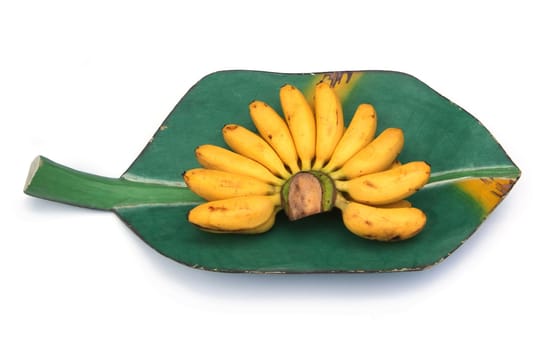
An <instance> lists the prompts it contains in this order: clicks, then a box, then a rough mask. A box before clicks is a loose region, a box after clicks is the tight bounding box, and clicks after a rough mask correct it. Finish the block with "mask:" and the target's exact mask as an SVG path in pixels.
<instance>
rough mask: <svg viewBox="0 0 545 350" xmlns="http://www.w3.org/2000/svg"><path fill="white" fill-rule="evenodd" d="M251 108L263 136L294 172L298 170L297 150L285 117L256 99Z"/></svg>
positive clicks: (255, 123) (258, 129) (256, 124)
mask: <svg viewBox="0 0 545 350" xmlns="http://www.w3.org/2000/svg"><path fill="white" fill-rule="evenodd" d="M249 109H250V116H251V117H252V121H253V122H254V125H255V126H256V128H257V131H258V132H259V134H260V135H261V137H262V138H263V139H264V140H265V141H267V143H268V144H269V145H270V146H271V147H272V148H273V149H274V150H275V151H276V153H277V154H278V156H279V157H280V159H282V161H283V162H284V163H285V164H286V165H287V166H288V167H289V168H290V170H291V172H292V173H293V174H295V173H296V172H298V171H299V165H298V164H297V161H298V157H297V150H296V149H295V144H294V143H293V139H292V137H291V134H290V130H289V128H288V125H287V124H286V122H285V121H284V119H283V118H282V117H281V116H279V115H278V113H276V111H275V110H274V109H273V108H272V107H271V106H269V105H268V104H266V103H265V102H261V101H254V102H252V103H250V106H249Z"/></svg>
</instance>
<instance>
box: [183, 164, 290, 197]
mask: <svg viewBox="0 0 545 350" xmlns="http://www.w3.org/2000/svg"><path fill="white" fill-rule="evenodd" d="M184 181H185V183H186V184H187V186H188V187H189V188H190V189H191V191H193V192H195V193H196V194H197V195H199V196H201V197H202V198H204V199H206V200H207V201H213V200H218V199H226V198H232V197H240V196H249V195H268V194H274V193H276V192H278V191H279V190H280V187H278V186H274V185H271V184H268V183H266V182H263V181H260V180H258V179H256V178H254V177H250V176H247V175H240V174H233V173H228V172H225V171H221V170H213V169H203V168H197V169H191V170H188V171H186V172H185V173H184Z"/></svg>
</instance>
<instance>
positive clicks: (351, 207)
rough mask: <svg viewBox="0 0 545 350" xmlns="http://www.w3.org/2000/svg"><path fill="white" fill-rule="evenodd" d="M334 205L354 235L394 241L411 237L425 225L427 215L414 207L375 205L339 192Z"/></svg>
mask: <svg viewBox="0 0 545 350" xmlns="http://www.w3.org/2000/svg"><path fill="white" fill-rule="evenodd" d="M336 205H337V207H338V208H339V209H341V211H342V216H343V222H344V224H345V226H346V228H348V230H349V231H350V232H352V233H354V234H355V235H357V236H360V237H363V238H367V239H372V240H378V241H396V240H405V239H408V238H411V237H413V236H414V235H416V234H417V233H418V232H420V231H421V230H422V229H423V228H424V226H425V225H426V215H425V214H424V213H423V212H422V211H421V210H420V209H417V208H376V207H371V206H368V205H365V204H360V203H356V202H351V201H348V200H346V199H345V198H343V197H342V196H340V195H339V196H338V197H337V200H336Z"/></svg>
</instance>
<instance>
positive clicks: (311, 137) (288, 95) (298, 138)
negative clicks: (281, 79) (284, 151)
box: [280, 84, 316, 171]
mask: <svg viewBox="0 0 545 350" xmlns="http://www.w3.org/2000/svg"><path fill="white" fill-rule="evenodd" d="M280 104H281V105H282V111H283V112H284V118H285V119H286V122H287V123H288V127H289V129H290V133H291V136H292V138H293V143H294V144H295V149H296V150H297V154H298V155H299V160H300V161H301V166H300V168H301V170H305V171H306V170H310V168H311V162H312V160H313V159H314V155H315V154H316V122H315V119H314V113H313V112H312V108H311V107H310V105H309V104H308V101H307V99H306V98H305V96H304V95H303V93H302V92H301V91H300V90H299V89H297V88H296V87H294V86H292V85H289V84H286V85H284V86H282V88H280Z"/></svg>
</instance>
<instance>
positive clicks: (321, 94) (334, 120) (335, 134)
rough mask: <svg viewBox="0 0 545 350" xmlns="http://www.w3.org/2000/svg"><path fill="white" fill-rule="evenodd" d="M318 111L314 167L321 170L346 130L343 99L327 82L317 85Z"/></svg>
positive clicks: (316, 107) (316, 111)
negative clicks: (340, 98) (341, 99)
mask: <svg viewBox="0 0 545 350" xmlns="http://www.w3.org/2000/svg"><path fill="white" fill-rule="evenodd" d="M314 99H315V100H314V108H315V113H316V159H315V160H314V165H313V167H312V168H313V169H315V170H319V169H321V168H322V167H323V166H324V164H325V163H326V162H327V161H328V160H329V158H331V155H332V154H333V151H334V150H335V147H336V146H337V143H338V142H339V140H340V139H341V137H342V135H343V132H344V117H343V109H342V105H341V101H340V100H339V98H338V97H337V94H336V93H335V90H333V88H332V87H331V86H330V85H329V83H327V82H321V83H318V84H317V85H316V88H315V95H314Z"/></svg>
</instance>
